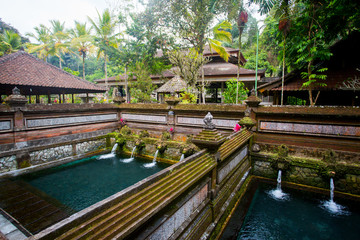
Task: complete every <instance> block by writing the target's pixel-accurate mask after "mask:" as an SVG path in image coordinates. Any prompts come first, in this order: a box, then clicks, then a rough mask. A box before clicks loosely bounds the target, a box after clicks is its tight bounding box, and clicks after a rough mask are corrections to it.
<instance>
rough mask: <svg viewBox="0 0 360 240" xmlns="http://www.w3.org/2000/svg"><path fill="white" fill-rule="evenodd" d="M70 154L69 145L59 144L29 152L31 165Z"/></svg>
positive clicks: (70, 148)
mask: <svg viewBox="0 0 360 240" xmlns="http://www.w3.org/2000/svg"><path fill="white" fill-rule="evenodd" d="M71 155H72V146H71V145H69V144H68V145H61V146H56V147H52V148H46V149H41V150H37V151H33V152H30V163H31V165H38V164H42V163H46V162H50V161H54V160H58V159H61V158H65V157H69V156H71Z"/></svg>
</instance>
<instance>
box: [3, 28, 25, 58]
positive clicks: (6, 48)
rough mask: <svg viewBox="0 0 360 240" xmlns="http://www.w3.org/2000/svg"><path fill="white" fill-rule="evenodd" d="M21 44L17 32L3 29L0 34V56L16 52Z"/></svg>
mask: <svg viewBox="0 0 360 240" xmlns="http://www.w3.org/2000/svg"><path fill="white" fill-rule="evenodd" d="M21 46H22V43H21V37H20V36H19V34H17V33H14V32H12V31H8V30H5V31H4V32H3V33H2V34H1V35H0V56H2V55H4V54H10V53H14V52H17V51H18V50H19V49H20V47H21Z"/></svg>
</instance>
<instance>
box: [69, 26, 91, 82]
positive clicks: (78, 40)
mask: <svg viewBox="0 0 360 240" xmlns="http://www.w3.org/2000/svg"><path fill="white" fill-rule="evenodd" d="M69 33H70V36H71V37H72V40H71V45H72V46H73V47H74V48H76V49H77V51H78V53H79V55H80V57H81V58H82V65H83V79H84V80H85V58H86V55H87V54H88V52H89V51H90V50H91V49H92V48H93V44H92V41H93V37H92V36H91V27H90V28H87V27H86V23H79V22H78V21H75V28H74V29H71V30H70V31H69Z"/></svg>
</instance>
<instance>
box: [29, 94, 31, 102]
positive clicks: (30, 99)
mask: <svg viewBox="0 0 360 240" xmlns="http://www.w3.org/2000/svg"><path fill="white" fill-rule="evenodd" d="M29 103H30V104H31V95H30V94H29Z"/></svg>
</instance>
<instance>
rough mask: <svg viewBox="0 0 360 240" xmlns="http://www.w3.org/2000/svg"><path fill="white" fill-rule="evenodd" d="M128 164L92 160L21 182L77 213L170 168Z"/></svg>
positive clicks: (135, 162) (122, 159)
mask: <svg viewBox="0 0 360 240" xmlns="http://www.w3.org/2000/svg"><path fill="white" fill-rule="evenodd" d="M127 160H129V158H126V157H124V156H116V157H111V158H107V159H97V157H92V158H87V159H82V160H79V161H75V162H72V163H68V164H64V165H61V166H58V167H55V168H51V169H48V170H44V171H40V172H37V173H33V174H28V175H26V176H24V177H21V180H22V181H25V182H27V183H28V184H30V185H31V186H33V187H35V188H37V189H39V190H41V191H43V192H44V193H46V194H47V195H49V196H51V197H52V198H55V199H56V200H58V201H60V202H61V203H62V204H64V205H65V206H67V207H68V208H70V209H72V210H73V211H80V210H82V209H84V208H86V207H89V206H91V205H92V204H94V203H96V202H98V201H101V200H103V199H105V198H107V197H109V196H111V195H113V194H115V193H117V192H119V191H121V190H123V189H125V188H127V187H129V186H131V185H133V184H135V183H136V182H138V181H140V180H142V179H144V178H146V177H148V176H150V175H153V174H155V173H157V172H159V171H160V170H162V169H164V168H166V167H168V166H169V165H168V164H163V163H159V162H158V163H156V165H155V166H154V167H148V168H146V167H145V166H144V165H145V164H147V163H149V161H147V160H143V159H139V158H135V159H134V160H133V161H130V162H128V161H127Z"/></svg>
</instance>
